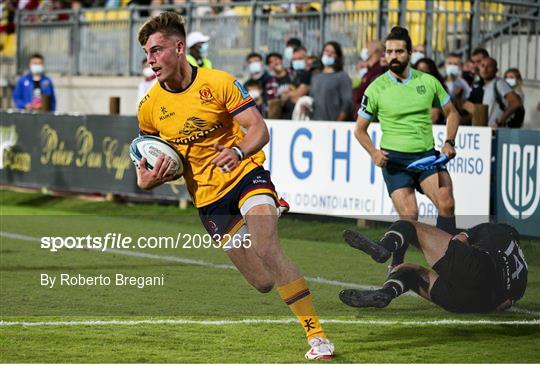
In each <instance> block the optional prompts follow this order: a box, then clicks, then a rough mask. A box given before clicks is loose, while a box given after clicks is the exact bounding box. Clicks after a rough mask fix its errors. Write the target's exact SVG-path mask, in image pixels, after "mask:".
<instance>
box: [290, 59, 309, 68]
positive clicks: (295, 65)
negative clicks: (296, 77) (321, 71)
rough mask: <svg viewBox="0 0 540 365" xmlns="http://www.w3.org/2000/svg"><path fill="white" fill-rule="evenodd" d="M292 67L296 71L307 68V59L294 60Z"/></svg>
mask: <svg viewBox="0 0 540 365" xmlns="http://www.w3.org/2000/svg"><path fill="white" fill-rule="evenodd" d="M292 68H293V70H295V71H302V70H305V69H306V61H305V60H292Z"/></svg>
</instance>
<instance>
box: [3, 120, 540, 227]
mask: <svg viewBox="0 0 540 365" xmlns="http://www.w3.org/2000/svg"><path fill="white" fill-rule="evenodd" d="M267 124H268V128H269V132H270V136H271V138H270V142H269V143H268V144H267V145H266V146H265V148H264V151H265V154H266V156H267V159H266V162H265V167H266V168H267V169H268V170H270V171H271V173H272V180H273V182H274V184H275V185H276V187H277V190H278V193H279V194H280V195H281V196H283V197H284V198H285V199H286V200H287V201H288V202H289V203H290V205H291V212H293V213H306V214H318V215H328V216H340V217H355V218H363V219H369V220H380V221H392V220H395V219H397V214H396V211H395V210H394V208H393V205H392V202H391V200H390V198H389V196H388V192H387V190H386V186H385V184H384V180H383V177H382V173H381V169H380V168H377V167H376V166H375V165H374V164H373V162H372V161H371V159H370V157H369V155H368V154H367V153H366V152H365V151H364V150H363V149H362V147H361V146H360V145H359V144H358V142H357V141H356V139H355V138H354V123H337V122H309V121H307V122H291V121H279V120H269V121H267ZM0 129H1V135H2V139H1V141H2V142H1V150H2V153H1V154H0V157H1V160H0V184H4V185H17V186H27V187H47V188H50V189H59V190H67V191H76V192H92V193H93V192H100V193H107V192H112V193H117V194H126V195H137V196H150V197H157V198H164V199H174V200H181V199H186V198H187V197H188V195H187V191H186V189H185V185H183V184H182V181H179V182H177V183H175V184H167V185H164V186H162V187H160V188H158V189H155V190H153V191H151V192H146V191H142V190H140V189H139V188H138V187H137V185H136V176H135V169H134V167H133V164H132V162H131V160H130V157H129V144H130V142H131V140H132V139H133V138H134V137H135V136H136V135H137V132H138V130H137V121H136V118H134V117H119V116H95V115H88V116H73V115H54V114H46V113H45V114H29V113H8V112H0ZM433 132H434V140H435V147H436V148H437V149H440V148H441V146H442V144H443V141H444V140H445V138H446V131H445V127H444V126H434V127H433ZM368 133H369V135H370V136H371V139H372V140H373V141H374V143H375V145H378V144H379V143H380V139H381V130H380V126H379V124H377V123H372V124H371V125H370V127H369V129H368ZM497 134H498V141H497V142H498V144H497V145H494V144H493V143H492V142H493V141H492V133H491V129H490V128H485V127H465V126H463V127H460V129H459V133H458V136H457V138H456V151H457V156H456V158H455V159H453V160H451V161H450V162H449V163H448V165H447V168H448V171H449V172H450V174H451V176H452V180H453V184H454V197H455V201H456V216H457V224H458V226H459V227H462V228H467V227H470V226H473V225H475V224H478V223H481V222H486V221H488V220H490V219H495V218H496V220H497V221H499V222H508V223H511V224H513V225H515V226H517V227H518V228H519V229H520V231H521V232H523V233H524V234H527V235H530V236H538V237H540V225H539V224H538V222H540V220H539V217H540V209H538V205H539V204H538V203H539V200H540V188H539V182H540V131H527V130H504V129H502V130H499V131H498V132H497ZM492 145H494V146H495V147H496V150H493V151H492ZM493 156H496V157H497V158H496V160H495V164H493V163H492V157H493ZM492 165H493V166H495V167H496V169H495V171H492ZM495 177H496V190H495V191H493V190H494V189H495V184H492V181H493V180H495ZM417 200H418V206H419V213H420V219H421V220H422V221H425V222H428V223H434V222H435V218H436V215H437V210H436V208H435V206H434V205H433V203H431V201H429V199H427V198H426V197H425V196H424V195H422V194H419V193H417ZM491 201H493V202H491ZM495 202H496V208H497V209H496V216H495V217H494V216H493V215H492V214H491V212H490V207H494V206H493V205H495ZM490 215H491V216H490Z"/></svg>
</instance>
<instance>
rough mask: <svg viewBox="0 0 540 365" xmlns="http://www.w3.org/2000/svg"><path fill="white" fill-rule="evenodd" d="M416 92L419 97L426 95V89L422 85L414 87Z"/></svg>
mask: <svg viewBox="0 0 540 365" xmlns="http://www.w3.org/2000/svg"><path fill="white" fill-rule="evenodd" d="M416 92H417V93H418V94H420V95H424V94H425V93H426V87H425V86H424V85H418V86H417V87H416Z"/></svg>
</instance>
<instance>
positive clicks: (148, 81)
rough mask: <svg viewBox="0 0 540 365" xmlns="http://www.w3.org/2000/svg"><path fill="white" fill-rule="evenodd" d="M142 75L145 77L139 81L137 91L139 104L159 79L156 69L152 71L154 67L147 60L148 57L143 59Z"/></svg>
mask: <svg viewBox="0 0 540 365" xmlns="http://www.w3.org/2000/svg"><path fill="white" fill-rule="evenodd" d="M142 75H143V79H142V80H141V82H139V88H138V91H137V104H138V103H139V102H140V101H141V100H142V98H143V97H144V96H145V95H146V93H147V92H148V90H150V88H151V87H152V86H154V84H155V83H156V81H157V78H156V74H155V73H154V71H152V68H151V67H150V65H149V64H148V62H147V61H146V58H145V59H143V60H142Z"/></svg>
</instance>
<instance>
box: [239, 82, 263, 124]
mask: <svg viewBox="0 0 540 365" xmlns="http://www.w3.org/2000/svg"><path fill="white" fill-rule="evenodd" d="M244 87H245V88H246V90H247V92H248V93H249V96H251V98H252V99H253V101H254V102H255V106H256V107H257V110H259V112H260V113H261V114H262V116H263V117H266V116H267V112H268V111H267V110H266V106H265V105H264V102H263V98H262V95H263V86H262V85H261V84H260V83H258V82H257V81H254V80H248V81H247V82H246V83H245V84H244Z"/></svg>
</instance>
